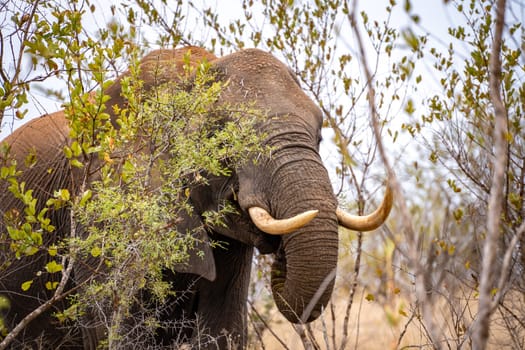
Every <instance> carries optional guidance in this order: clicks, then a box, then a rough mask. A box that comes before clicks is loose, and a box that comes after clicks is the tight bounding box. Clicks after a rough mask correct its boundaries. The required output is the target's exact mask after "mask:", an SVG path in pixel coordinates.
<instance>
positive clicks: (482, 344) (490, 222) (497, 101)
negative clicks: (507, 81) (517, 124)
mask: <svg viewBox="0 0 525 350" xmlns="http://www.w3.org/2000/svg"><path fill="white" fill-rule="evenodd" d="M505 8H506V0H498V1H497V3H496V26H495V33H494V37H493V41H492V53H491V56H490V71H489V77H490V79H489V93H490V97H491V100H492V104H493V107H494V123H495V127H494V162H493V169H494V173H493V174H492V185H491V189H490V197H489V204H488V214H487V237H486V240H485V244H484V247H483V262H482V272H481V279H480V287H479V294H480V297H479V310H478V315H477V319H476V321H477V322H475V324H474V334H473V344H474V346H473V348H474V349H476V350H483V349H485V348H486V346H487V341H488V337H489V328H490V316H491V314H492V312H493V308H492V306H493V305H492V289H493V288H494V287H495V286H494V283H495V276H496V273H498V274H499V272H496V271H495V269H494V266H495V262H496V258H497V257H498V255H499V254H498V239H499V236H500V223H501V213H502V210H503V192H504V182H505V169H506V164H507V147H508V141H507V131H508V129H507V112H506V110H505V106H504V104H503V101H502V98H501V92H500V86H501V57H500V55H501V47H502V37H503V29H504V24H505Z"/></svg>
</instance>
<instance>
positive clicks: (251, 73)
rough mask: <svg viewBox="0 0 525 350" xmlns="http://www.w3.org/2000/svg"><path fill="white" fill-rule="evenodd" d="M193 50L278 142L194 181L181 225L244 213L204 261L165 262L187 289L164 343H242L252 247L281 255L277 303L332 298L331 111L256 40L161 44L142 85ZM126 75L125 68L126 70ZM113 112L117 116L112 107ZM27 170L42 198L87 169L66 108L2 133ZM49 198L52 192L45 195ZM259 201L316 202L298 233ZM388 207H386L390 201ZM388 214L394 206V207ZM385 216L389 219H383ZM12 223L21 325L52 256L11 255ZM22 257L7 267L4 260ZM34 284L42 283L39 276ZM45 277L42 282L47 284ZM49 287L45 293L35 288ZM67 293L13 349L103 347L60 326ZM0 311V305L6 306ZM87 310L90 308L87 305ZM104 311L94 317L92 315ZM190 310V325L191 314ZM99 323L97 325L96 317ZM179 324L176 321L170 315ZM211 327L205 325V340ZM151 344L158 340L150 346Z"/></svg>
mask: <svg viewBox="0 0 525 350" xmlns="http://www.w3.org/2000/svg"><path fill="white" fill-rule="evenodd" d="M188 50H190V51H191V56H190V57H191V65H193V66H196V65H197V64H199V62H200V61H201V59H203V58H205V59H207V60H208V61H209V62H210V63H211V67H212V69H213V70H214V72H215V73H216V79H218V80H222V81H227V82H228V84H227V85H226V87H225V88H224V90H223V91H221V94H220V97H219V101H218V103H228V104H235V103H246V102H253V103H255V106H256V107H257V108H259V109H260V110H263V111H264V112H265V113H266V114H267V116H268V117H267V120H265V121H264V122H262V123H261V125H260V126H259V129H260V131H261V132H264V134H265V135H267V136H266V138H265V140H264V142H265V144H267V145H269V146H271V147H272V151H271V155H270V156H268V157H266V158H265V159H263V160H261V161H259V162H257V163H254V162H246V163H243V165H242V166H239V167H237V168H236V169H235V170H236V171H235V173H234V174H232V176H229V177H222V176H210V177H209V178H208V179H207V180H208V181H207V183H206V185H204V184H201V185H196V186H194V187H192V188H191V189H190V195H189V197H190V201H191V204H192V205H193V207H194V214H193V215H192V216H191V217H190V216H188V217H183V218H182V222H181V224H180V227H179V228H180V229H187V228H193V227H198V226H202V218H201V214H202V213H204V212H205V211H209V210H217V208H219V206H220V205H221V204H222V203H223V202H224V201H225V200H228V201H230V202H232V203H233V204H234V205H235V207H236V209H237V211H238V214H229V215H227V216H226V217H225V219H224V220H225V225H224V226H221V227H213V228H210V227H207V228H206V229H205V231H204V232H201V234H202V235H203V236H205V238H206V239H209V240H214V241H220V242H223V243H224V244H223V245H222V246H223V248H214V249H211V248H208V249H207V250H205V256H204V259H192V258H191V257H190V265H189V267H186V268H181V269H179V271H178V272H173V271H166V273H165V278H166V280H168V281H170V282H171V283H172V288H173V289H175V290H177V291H181V293H182V294H178V295H182V296H181V297H179V298H172V299H171V300H169V301H168V302H167V305H166V306H165V307H164V308H163V311H162V313H161V314H160V315H159V318H160V319H161V320H163V321H168V323H166V324H170V325H171V326H168V327H163V328H161V329H159V331H158V332H157V335H156V340H155V343H156V344H153V345H155V346H159V347H160V346H163V345H165V346H169V345H173V344H174V342H175V341H180V340H182V341H185V342H191V343H192V344H193V345H194V347H196V348H216V347H218V348H228V347H230V346H244V345H246V341H247V339H246V338H247V334H246V329H247V310H246V300H247V295H248V285H249V280H250V268H251V261H252V257H253V252H254V248H257V249H258V250H259V251H260V252H261V253H263V254H273V255H274V263H273V266H272V292H273V296H274V300H275V302H276V305H277V306H278V308H279V310H280V311H281V312H282V313H283V315H284V316H285V317H286V318H287V319H288V320H290V321H291V322H309V321H311V320H314V319H315V318H317V317H318V316H319V315H320V313H321V311H322V309H323V308H324V307H325V306H326V304H327V303H328V301H329V299H330V295H331V291H332V288H333V283H334V279H333V273H334V271H335V269H336V266H337V253H338V217H337V215H336V209H337V201H336V198H335V196H334V194H333V191H332V187H331V183H330V180H329V177H328V173H327V171H326V169H325V167H324V165H323V163H322V161H321V158H320V156H319V143H320V140H321V136H320V135H321V127H322V121H323V118H322V113H321V111H320V109H319V108H318V107H317V106H316V105H315V104H314V103H313V102H312V101H311V99H310V98H308V97H307V95H306V94H305V93H304V92H303V90H302V89H301V87H300V86H299V83H298V81H297V79H296V77H295V76H294V75H293V73H292V72H291V71H290V70H289V68H288V67H287V66H286V65H284V64H283V63H281V62H280V61H279V60H277V59H276V58H275V57H273V56H272V55H271V54H269V53H266V52H263V51H260V50H257V49H247V50H243V51H240V52H236V53H233V54H230V55H227V56H224V57H221V58H216V57H215V56H214V55H212V54H210V53H208V52H206V51H205V50H203V49H200V48H194V47H191V48H182V49H174V50H157V51H154V52H152V53H150V54H149V55H147V56H146V57H145V58H144V59H143V60H142V62H141V68H142V71H141V79H142V80H144V89H146V90H147V89H149V88H151V87H152V86H155V85H158V84H160V83H163V82H166V81H178V79H179V78H180V75H181V74H183V69H182V62H183V59H182V58H183V57H184V55H186V53H187V52H188ZM125 74H127V73H125ZM106 94H108V95H109V96H111V99H110V101H109V102H108V107H109V108H108V110H110V111H111V110H113V108H112V106H113V105H115V104H116V105H117V106H119V107H121V108H122V106H125V100H124V99H123V97H122V96H121V94H120V78H119V79H117V80H116V82H115V83H114V84H113V85H112V86H110V87H109V88H108V90H107V91H106ZM112 118H113V119H112V120H113V121H114V118H115V117H114V116H112ZM5 141H6V142H7V144H9V145H10V147H11V152H10V155H11V156H12V157H14V158H15V159H16V161H17V163H18V164H19V166H20V168H21V169H20V170H22V171H23V173H22V175H21V177H20V181H25V182H26V186H27V188H34V196H35V197H38V198H49V197H50V196H51V195H52V194H53V191H54V190H57V189H60V188H67V189H69V191H70V192H71V193H78V191H79V188H78V186H79V185H78V184H79V176H80V175H79V174H77V173H76V171H77V170H75V169H72V168H71V167H70V165H69V162H68V160H67V159H66V158H65V156H64V153H63V148H64V146H65V145H68V144H69V143H70V142H71V140H70V138H69V125H68V122H67V120H66V118H65V117H64V114H63V113H62V112H57V113H54V114H50V115H45V116H43V117H40V118H38V119H36V120H33V121H31V122H29V123H27V124H25V125H24V126H22V127H21V128H19V129H18V130H16V131H15V132H14V133H13V134H11V135H10V136H9V137H7V139H6V140H5ZM28 152H34V153H35V155H36V159H37V161H36V163H34V164H32V165H31V166H29V167H24V166H23V164H24V159H25V157H26V155H27V154H28ZM44 200H45V199H44ZM253 207H259V208H263V209H264V210H265V211H267V212H268V213H270V214H271V215H272V216H273V217H274V218H276V219H285V218H290V217H294V216H295V215H297V214H300V213H303V212H305V211H307V210H312V209H314V210H317V211H318V212H317V215H316V216H315V218H313V219H312V220H311V221H310V222H308V223H306V224H304V225H303V226H302V227H300V228H298V229H296V230H295V231H294V232H292V233H290V234H287V235H282V236H276V235H272V234H268V233H266V232H263V231H262V230H260V229H259V228H258V226H257V224H256V223H254V220H253V219H252V218H253V217H251V216H250V215H251V214H250V208H253ZM13 210H15V211H16V210H19V211H20V210H23V209H21V207H20V205H19V204H18V203H17V201H16V200H15V199H14V198H13V197H12V196H11V195H10V193H9V192H8V191H6V189H5V188H2V192H0V215H2V216H4V217H5V216H6V214H8V213H9V212H11V211H13ZM387 211H388V210H387ZM386 215H388V212H387V214H386ZM51 221H52V224H53V225H54V226H56V230H55V231H54V233H53V234H52V235H49V237H48V239H49V241H50V242H44V243H45V245H46V244H50V243H51V242H52V241H56V240H57V239H60V238H62V237H67V236H68V235H69V227H70V223H71V221H70V217H69V212H68V210H67V209H59V210H57V211H56V212H53V213H52V214H51ZM383 221H384V218H383ZM7 237H8V236H7V234H6V233H5V225H4V222H3V221H2V222H1V223H0V238H1V239H0V269H3V271H1V273H0V294H1V295H4V296H7V298H8V299H9V300H10V303H11V307H10V309H9V310H8V311H7V312H5V310H4V315H3V316H4V319H5V320H6V321H7V326H8V327H14V326H15V325H16V324H17V323H18V322H19V321H20V320H21V319H22V318H23V317H24V316H26V315H27V314H28V313H29V312H30V311H32V310H34V309H35V308H36V307H37V306H38V305H40V304H41V303H42V302H44V301H46V300H49V299H50V298H51V296H52V292H49V291H47V290H46V288H45V287H44V286H43V285H39V286H34V287H35V288H31V289H30V292H26V293H24V292H22V291H21V289H20V285H21V283H23V282H24V281H26V280H27V279H30V278H32V277H33V276H34V274H35V272H36V271H35V268H37V267H41V266H43V265H44V264H45V261H42V260H45V259H48V258H49V256H48V255H47V254H35V255H34V256H31V257H23V258H21V259H14V260H13V259H12V256H11V255H10V250H9V243H8V240H7ZM9 261H13V263H12V264H11V265H10V266H6V265H7V262H9ZM83 272H85V271H82V269H74V270H73V275H72V277H71V278H70V282H69V283H70V285H68V288H71V287H74V286H75V283H76V282H78V281H81V280H82V278H83V277H82V273H83ZM35 283H36V282H35ZM42 283H43V282H42ZM36 293H40V294H36ZM66 304H67V303H66V301H65V300H62V301H60V302H57V303H55V304H54V305H53V307H52V308H51V309H50V310H49V311H48V312H46V313H44V314H42V315H41V316H40V317H39V318H37V319H36V320H34V321H32V322H31V323H30V324H29V325H28V326H27V327H26V328H25V330H24V332H22V333H21V334H20V335H19V336H18V337H17V339H16V341H15V342H14V343H13V344H14V345H12V348H13V349H16V348H22V346H23V344H25V345H29V346H30V347H33V348H36V347H37V345H38V344H39V343H44V344H46V345H45V348H62V349H95V348H96V346H97V344H98V342H99V341H100V340H103V338H104V336H105V334H104V331H103V330H101V329H99V328H97V327H96V326H93V327H90V326H89V324H90V323H89V322H87V323H84V324H81V325H80V326H78V325H68V324H66V325H62V324H58V321H57V320H56V319H54V318H53V317H52V316H51V314H52V313H53V312H54V311H56V310H61V309H63V308H64V307H65V305H66ZM0 311H1V310H0ZM88 316H89V315H88ZM93 317H95V316H93ZM185 320H191V321H192V322H191V323H184V321H185ZM91 321H93V322H92V324H96V320H91ZM169 322H171V323H169ZM202 335H206V337H204V338H203V336H202ZM153 345H151V346H153Z"/></svg>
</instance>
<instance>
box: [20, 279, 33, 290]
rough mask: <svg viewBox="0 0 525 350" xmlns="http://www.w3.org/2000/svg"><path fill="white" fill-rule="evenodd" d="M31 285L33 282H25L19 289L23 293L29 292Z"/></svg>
mask: <svg viewBox="0 0 525 350" xmlns="http://www.w3.org/2000/svg"><path fill="white" fill-rule="evenodd" d="M32 284H33V280H30V281H25V282H24V283H22V286H21V288H22V290H23V291H24V292H25V291H27V290H29V288H31V285H32Z"/></svg>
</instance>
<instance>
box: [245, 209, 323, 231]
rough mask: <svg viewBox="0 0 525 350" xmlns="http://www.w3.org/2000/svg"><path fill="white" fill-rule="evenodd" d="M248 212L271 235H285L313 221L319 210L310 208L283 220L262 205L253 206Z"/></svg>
mask: <svg viewBox="0 0 525 350" xmlns="http://www.w3.org/2000/svg"><path fill="white" fill-rule="evenodd" d="M248 213H249V214H250V218H251V219H252V221H253V223H254V224H255V226H257V228H258V229H259V230H261V231H263V232H266V233H268V234H271V235H284V234H287V233H291V232H293V231H295V230H297V229H299V228H301V227H303V226H304V225H306V224H307V223H309V222H310V221H312V219H313V218H315V217H316V216H317V213H319V210H308V211H305V212H304V213H301V214H298V215H295V216H294V217H291V218H288V219H281V220H278V219H274V218H273V217H272V216H271V215H270V213H268V212H267V211H266V210H264V209H263V208H260V207H251V208H249V209H248Z"/></svg>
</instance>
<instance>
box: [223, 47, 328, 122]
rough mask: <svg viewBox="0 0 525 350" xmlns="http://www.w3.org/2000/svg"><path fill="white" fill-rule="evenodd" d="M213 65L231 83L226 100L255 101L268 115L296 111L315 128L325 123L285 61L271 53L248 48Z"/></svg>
mask: <svg viewBox="0 0 525 350" xmlns="http://www.w3.org/2000/svg"><path fill="white" fill-rule="evenodd" d="M213 65H214V66H215V67H216V68H218V70H219V72H220V73H221V75H222V79H224V80H228V81H229V85H228V88H227V91H226V94H224V95H223V96H222V97H223V99H224V100H226V101H229V102H231V101H237V102H247V101H255V103H256V105H257V106H258V107H259V108H261V109H262V110H264V111H266V112H267V113H268V114H270V115H272V116H275V115H281V116H285V115H287V114H293V115H295V116H297V117H299V118H301V119H303V120H305V121H306V122H307V123H308V125H310V126H311V127H312V128H315V129H318V128H320V127H321V124H322V119H323V117H322V112H321V110H320V109H319V107H318V106H317V105H316V104H315V103H314V102H313V101H312V100H311V99H310V98H309V97H308V96H307V95H306V94H305V92H304V91H303V90H302V88H301V87H300V85H299V82H298V81H297V78H296V77H295V75H294V74H293V72H291V70H290V69H289V68H288V66H286V65H285V64H284V63H282V62H281V61H279V60H278V59H277V58H275V57H274V56H272V55H271V54H269V53H266V52H263V51H261V50H257V49H248V50H243V51H239V52H236V53H233V54H231V55H228V56H224V57H222V58H219V59H218V60H216V61H215V62H214V63H213Z"/></svg>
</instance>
